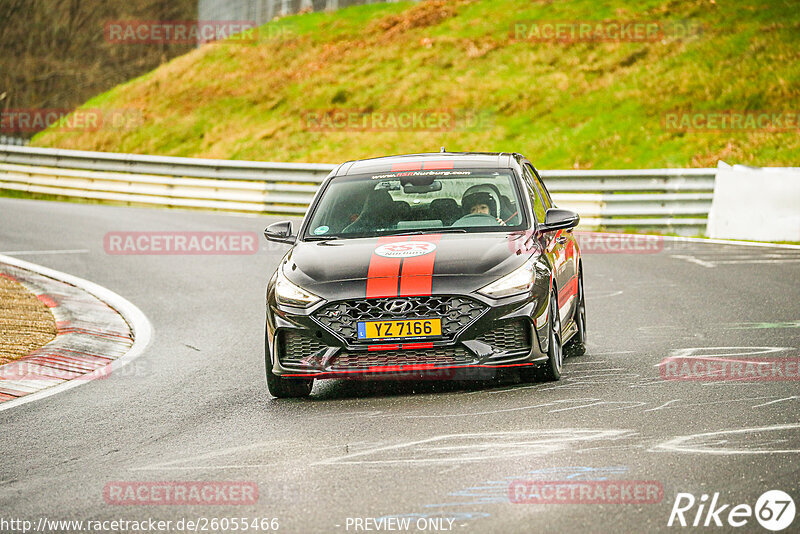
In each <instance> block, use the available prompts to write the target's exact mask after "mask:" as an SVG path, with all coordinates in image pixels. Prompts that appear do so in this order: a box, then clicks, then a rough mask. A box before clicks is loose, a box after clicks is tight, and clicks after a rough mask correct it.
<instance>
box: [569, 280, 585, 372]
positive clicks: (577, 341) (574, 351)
mask: <svg viewBox="0 0 800 534" xmlns="http://www.w3.org/2000/svg"><path fill="white" fill-rule="evenodd" d="M574 320H575V325H576V326H577V327H578V332H577V333H576V334H575V335H574V336H572V339H570V340H569V341H568V342H567V344H566V345H564V349H565V352H566V354H567V356H583V355H584V354H586V298H585V297H584V293H583V271H580V272H579V273H578V305H577V307H576V308H575V318H574Z"/></svg>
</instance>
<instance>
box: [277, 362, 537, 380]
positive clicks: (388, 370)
mask: <svg viewBox="0 0 800 534" xmlns="http://www.w3.org/2000/svg"><path fill="white" fill-rule="evenodd" d="M536 365H539V364H538V363H536V362H526V363H507V364H499V365H488V364H473V365H435V364H430V363H423V364H403V365H373V366H371V367H368V368H366V369H346V370H341V371H317V372H313V373H282V374H281V375H280V376H282V377H284V378H336V377H340V376H347V375H379V376H380V375H386V376H390V375H395V376H397V375H404V374H415V373H420V372H422V373H432V374H433V373H436V372H439V371H446V370H453V371H458V370H468V369H500V368H505V367H530V366H536Z"/></svg>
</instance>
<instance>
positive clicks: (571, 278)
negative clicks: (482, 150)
mask: <svg viewBox="0 0 800 534" xmlns="http://www.w3.org/2000/svg"><path fill="white" fill-rule="evenodd" d="M524 166H525V170H526V174H528V175H530V176H531V180H532V181H533V186H534V188H535V190H536V192H537V194H538V195H539V196H540V198H541V201H542V203H543V205H544V209H545V211H546V210H548V209H550V208H552V207H555V206H554V204H553V199H552V198H551V197H550V192H549V191H548V190H547V188H546V187H545V185H544V183H543V182H542V180H541V178H540V177H539V173H538V172H537V171H536V169H535V168H534V167H533V165H531V164H530V163H529V162H526V163H525V164H524ZM545 239H546V240H547V243H546V245H545V246H546V250H548V251H549V252H550V253H551V254H552V258H553V266H554V269H555V273H554V276H555V279H556V284H557V286H558V306H559V310H560V312H561V313H560V315H561V320H562V324H564V318H565V317H572V315H573V313H574V308H575V306H576V305H577V298H576V297H577V292H578V265H577V255H578V251H577V246H576V242H575V236H574V235H573V234H572V229H569V230H558V231H556V232H548V234H547V236H546V238H545Z"/></svg>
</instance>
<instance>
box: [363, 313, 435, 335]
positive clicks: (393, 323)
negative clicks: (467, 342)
mask: <svg viewBox="0 0 800 534" xmlns="http://www.w3.org/2000/svg"><path fill="white" fill-rule="evenodd" d="M441 335H442V320H441V319H439V318H436V319H392V320H387V321H359V323H358V339H394V338H409V337H435V336H441Z"/></svg>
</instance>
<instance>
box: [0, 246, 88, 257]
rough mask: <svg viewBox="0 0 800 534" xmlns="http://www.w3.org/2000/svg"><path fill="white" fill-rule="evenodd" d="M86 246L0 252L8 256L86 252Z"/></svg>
mask: <svg viewBox="0 0 800 534" xmlns="http://www.w3.org/2000/svg"><path fill="white" fill-rule="evenodd" d="M88 253H89V249H88V248H73V249H64V250H0V254H8V255H9V256H38V255H40V254H42V255H45V254H88Z"/></svg>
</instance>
